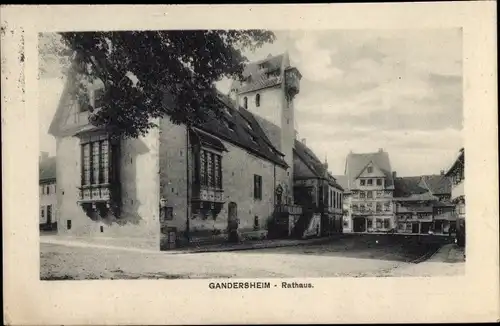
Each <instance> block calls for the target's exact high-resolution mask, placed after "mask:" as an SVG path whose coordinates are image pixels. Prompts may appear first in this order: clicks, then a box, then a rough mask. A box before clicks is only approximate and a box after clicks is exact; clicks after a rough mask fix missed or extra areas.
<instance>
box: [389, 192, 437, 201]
mask: <svg viewBox="0 0 500 326" xmlns="http://www.w3.org/2000/svg"><path fill="white" fill-rule="evenodd" d="M437 199H438V198H437V197H436V196H433V195H432V194H431V193H429V192H424V193H421V194H411V195H409V196H407V197H394V200H396V201H407V202H412V201H434V200H437Z"/></svg>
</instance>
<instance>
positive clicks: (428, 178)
mask: <svg viewBox="0 0 500 326" xmlns="http://www.w3.org/2000/svg"><path fill="white" fill-rule="evenodd" d="M422 180H423V181H424V182H425V184H426V185H427V187H428V188H429V191H431V192H432V193H433V194H435V195H446V194H451V181H450V180H449V179H448V178H447V177H446V176H444V175H439V174H434V175H424V176H422Z"/></svg>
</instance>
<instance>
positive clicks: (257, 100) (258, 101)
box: [255, 94, 260, 107]
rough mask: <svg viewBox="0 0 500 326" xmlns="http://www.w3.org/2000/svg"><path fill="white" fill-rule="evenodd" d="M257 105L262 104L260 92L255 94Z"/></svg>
mask: <svg viewBox="0 0 500 326" xmlns="http://www.w3.org/2000/svg"><path fill="white" fill-rule="evenodd" d="M255 106H257V107H259V106H260V94H257V95H255Z"/></svg>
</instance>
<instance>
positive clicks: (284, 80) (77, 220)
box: [49, 53, 343, 250]
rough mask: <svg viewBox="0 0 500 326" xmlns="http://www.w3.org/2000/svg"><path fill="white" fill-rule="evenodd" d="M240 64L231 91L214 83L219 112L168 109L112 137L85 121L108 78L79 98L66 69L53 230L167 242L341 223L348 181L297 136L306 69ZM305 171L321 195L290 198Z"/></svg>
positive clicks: (301, 231) (302, 231) (278, 60)
mask: <svg viewBox="0 0 500 326" xmlns="http://www.w3.org/2000/svg"><path fill="white" fill-rule="evenodd" d="M243 76H244V80H243V81H242V82H234V83H233V85H231V91H230V93H229V94H228V95H225V94H221V93H217V94H214V95H213V96H214V100H215V102H216V103H218V105H219V106H220V109H221V112H223V113H224V115H223V117H217V118H210V119H208V121H207V122H205V123H203V124H199V125H195V126H191V127H187V126H186V125H175V124H173V123H172V122H171V121H170V119H169V118H168V117H163V118H160V119H155V120H154V121H152V122H154V123H155V124H156V125H157V126H158V127H157V128H153V129H151V130H150V131H149V132H148V133H147V134H146V135H145V136H140V137H138V138H136V139H132V138H122V139H119V140H115V139H111V138H110V137H109V135H108V134H107V133H106V130H105V129H102V128H97V127H95V126H93V125H91V124H89V116H90V115H91V114H92V113H91V112H90V111H89V106H91V107H93V108H99V106H100V103H101V97H100V94H102V87H103V85H102V83H99V82H95V83H94V84H92V85H91V86H89V87H88V99H89V102H88V103H81V102H79V101H77V100H75V98H74V97H73V96H72V95H71V94H73V90H74V89H73V88H74V87H75V85H74V83H73V78H74V75H72V74H70V75H69V78H68V81H67V82H66V85H65V89H64V91H63V93H62V96H61V99H60V103H59V106H58V108H57V111H56V114H55V116H54V119H53V121H52V123H51V126H50V129H49V133H50V134H52V135H53V136H54V137H55V138H56V149H57V154H56V176H57V177H56V179H57V191H56V192H55V193H56V197H57V203H56V206H57V207H56V209H55V211H56V212H57V216H56V218H57V228H58V233H59V234H62V235H69V236H82V237H92V238H95V239H99V238H108V239H126V240H127V241H128V243H130V245H132V246H140V247H145V248H152V249H155V250H160V249H168V248H173V247H176V246H180V245H184V244H186V243H187V242H189V243H197V244H202V243H203V242H213V241H228V240H229V241H241V240H245V239H252V238H253V239H261V238H265V237H273V236H274V237H282V236H297V237H304V236H310V235H313V236H320V235H330V234H332V233H335V232H341V231H342V224H341V220H342V215H341V207H342V200H343V199H342V191H343V190H342V187H340V185H338V184H337V182H336V181H335V178H333V176H331V174H329V173H328V171H327V169H328V166H327V164H324V163H321V162H319V160H318V159H317V157H315V156H314V155H311V153H312V151H310V149H308V148H307V146H305V144H302V143H301V142H300V141H298V140H297V139H296V130H295V127H294V126H295V121H294V98H295V96H296V95H297V94H298V93H299V87H300V79H301V74H300V72H299V71H298V70H297V69H296V68H295V67H293V66H291V65H290V60H289V57H288V54H287V53H284V54H281V55H278V56H269V57H268V58H266V59H264V60H261V61H259V62H254V63H250V64H248V65H247V67H246V68H245V70H244V72H243ZM170 105H173V104H170ZM305 153H308V157H304V156H305V155H304V154H305ZM296 169H297V170H299V171H298V173H295V170H296ZM310 172H311V173H312V174H311V173H310ZM304 180H314V182H312V181H311V182H310V185H311V186H312V188H310V190H311V191H310V192H309V194H311V197H310V198H313V197H314V198H321V200H319V201H316V202H315V203H317V204H318V205H309V204H310V202H308V203H306V204H308V205H305V204H304V203H303V201H304V198H302V197H301V198H295V197H297V196H296V194H297V191H295V190H296V189H297V187H299V188H300V186H301V185H303V183H304ZM299 194H300V191H299ZM318 196H319V197H318ZM299 197H300V196H299ZM308 198H309V197H308ZM334 198H335V199H334ZM311 200H312V199H311ZM297 203H300V204H297ZM304 205H305V206H307V208H306V209H304V208H303V207H304Z"/></svg>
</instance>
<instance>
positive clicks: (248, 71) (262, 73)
mask: <svg viewBox="0 0 500 326" xmlns="http://www.w3.org/2000/svg"><path fill="white" fill-rule="evenodd" d="M289 66H290V61H289V59H288V55H287V54H286V53H282V54H278V55H275V56H270V57H269V56H268V57H267V58H265V59H263V60H259V61H254V62H250V63H249V64H247V65H246V67H245V68H244V70H243V78H244V81H243V82H240V81H233V83H232V84H231V90H236V91H237V92H238V93H240V94H241V93H247V92H251V91H255V90H259V89H262V88H268V87H274V86H277V85H280V84H281V82H282V81H283V72H284V69H286V68H288V67H289Z"/></svg>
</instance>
